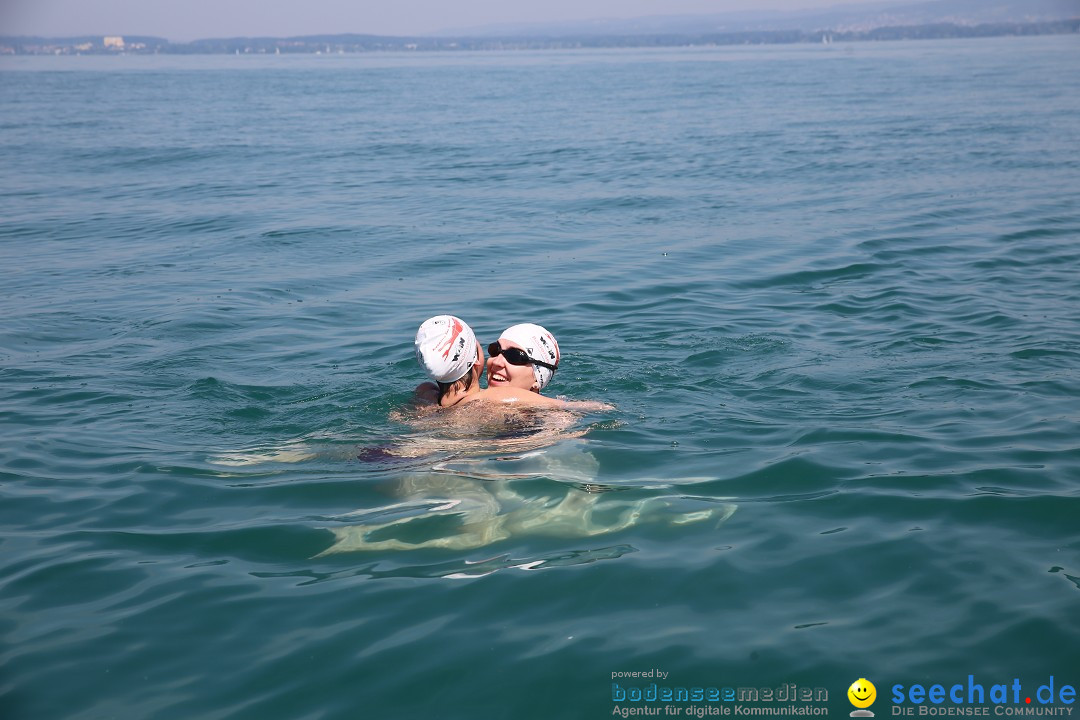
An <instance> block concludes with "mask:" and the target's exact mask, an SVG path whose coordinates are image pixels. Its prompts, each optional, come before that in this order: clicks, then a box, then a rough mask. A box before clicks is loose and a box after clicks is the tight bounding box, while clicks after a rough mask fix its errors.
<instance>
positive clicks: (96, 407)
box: [0, 36, 1080, 720]
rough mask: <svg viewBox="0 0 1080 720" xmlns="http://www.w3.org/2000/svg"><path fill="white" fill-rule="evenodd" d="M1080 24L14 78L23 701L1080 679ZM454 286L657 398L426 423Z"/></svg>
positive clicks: (15, 485)
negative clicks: (438, 319)
mask: <svg viewBox="0 0 1080 720" xmlns="http://www.w3.org/2000/svg"><path fill="white" fill-rule="evenodd" d="M1078 50H1080V45H1078V44H1077V39H1076V38H1073V37H1070V36H1065V37H1040V38H1000V39H992V40H978V41H975V40H972V41H955V42H954V41H941V42H925V43H914V42H913V43H864V44H859V45H853V46H851V47H838V46H836V45H831V46H823V47H817V46H796V47H761V48H757V47H752V48H712V49H686V50H663V51H641V50H626V51H588V52H584V51H583V52H544V53H481V54H465V53H462V54H446V55H440V54H430V55H429V54H424V55H391V54H385V55H371V56H356V57H352V56H346V57H320V58H307V57H295V58H294V57H287V58H276V57H275V58H225V57H191V58H184V57H167V58H166V57H161V58H155V57H117V58H89V57H88V58H7V59H3V60H0V100H2V102H3V107H4V112H3V114H2V116H0V162H2V166H3V168H4V170H3V172H2V173H0V259H2V262H3V265H4V267H5V272H4V275H3V281H2V284H0V299H2V303H3V305H2V309H3V312H2V313H0V428H2V431H3V438H4V441H3V443H0V497H2V501H0V528H2V532H0V636H2V638H3V639H2V645H0V717H3V718H19V719H21V718H34V719H40V718H74V719H79V720H82V719H88V718H185V719H186V718H259V719H260V720H264V719H265V718H356V717H365V718H367V717H371V718H378V717H392V718H427V717H437V718H470V719H472V718H515V719H519V718H537V719H539V718H594V717H595V718H602V717H611V716H612V710H613V708H618V707H655V708H664V707H665V706H670V707H671V708H672V709H673V710H677V711H678V715H679V716H681V717H687V716H689V712H690V711H689V707H690V706H691V705H693V706H695V707H701V708H712V709H715V710H717V712H720V709H721V708H723V707H734V706H736V705H740V706H743V707H762V708H767V709H768V708H772V707H773V705H770V704H769V703H768V702H767V701H761V700H760V699H759V700H758V701H754V702H743V703H734V702H733V703H725V702H723V701H716V702H707V701H704V702H698V703H692V702H682V703H679V702H674V703H662V702H653V703H650V702H649V701H647V700H642V701H638V702H637V703H633V702H632V701H629V700H628V701H624V702H619V701H616V700H615V699H614V698H613V688H612V682H613V673H620V672H641V671H649V670H654V671H655V670H660V671H662V672H664V673H667V674H668V675H667V676H666V679H664V680H662V681H661V680H658V679H657V678H655V677H654V678H652V679H647V678H638V679H635V678H632V677H631V678H625V677H620V678H618V679H615V680H614V681H615V682H618V683H622V685H620V687H623V688H624V689H625V687H629V686H631V685H633V686H636V687H641V688H644V687H646V686H647V685H648V684H650V683H657V684H658V685H661V686H664V685H667V686H671V687H686V688H692V687H701V688H710V687H716V688H718V689H719V688H725V687H731V688H740V687H754V688H763V687H771V688H777V687H783V686H786V685H789V684H792V683H794V684H795V685H796V686H797V687H798V688H810V689H814V688H822V689H824V690H826V691H827V695H828V700H827V701H823V702H818V703H812V705H814V706H815V707H819V708H821V709H824V710H827V711H828V717H834V718H835V717H846V714H847V713H848V712H850V711H851V710H852V706H851V704H850V703H849V702H848V700H847V697H846V691H847V688H848V686H849V685H850V684H851V683H852V682H853V681H855V680H856V679H858V678H867V679H869V680H871V681H873V682H874V683H875V684H876V686H877V693H878V699H877V701H876V703H875V704H874V706H873V708H872V710H873V711H874V712H875V713H876V716H877V717H879V718H880V717H884V716H891V715H892V714H893V712H894V711H895V710H898V709H901V706H902V707H907V708H915V707H918V706H917V705H916V704H915V703H913V702H911V701H910V700H908V699H904V700H903V702H900V703H894V702H893V700H892V695H893V690H892V688H893V686H894V685H898V684H899V685H902V686H903V687H904V688H905V689H906V688H909V687H910V686H912V685H916V684H921V685H923V686H925V687H929V686H931V685H933V684H941V685H943V687H945V688H946V689H948V688H949V687H950V686H951V685H953V684H955V683H964V684H965V685H964V687H965V688H966V687H967V685H966V683H967V682H968V676H969V675H971V676H973V677H974V680H973V682H975V683H981V684H983V685H984V686H985V688H986V690H987V692H989V690H990V688H991V686H992V685H994V684H997V683H1002V684H1010V687H1011V683H1012V682H1013V679H1014V678H1015V679H1017V680H1018V681H1019V682H1020V684H1021V687H1022V692H1023V694H1024V697H1021V698H1020V701H1019V703H1018V704H1017V703H1013V702H1012V700H1011V698H1010V703H1009V704H1008V708H1009V709H1010V710H1012V709H1014V708H1021V709H1022V708H1023V707H1028V704H1027V703H1024V699H1025V698H1026V697H1028V696H1031V697H1032V698H1033V700H1034V702H1033V704H1032V707H1035V708H1036V709H1056V710H1065V709H1068V708H1070V707H1072V706H1069V705H1068V704H1066V703H1064V702H1062V701H1061V698H1060V697H1058V698H1057V699H1055V701H1054V703H1052V704H1051V705H1046V706H1044V705H1043V704H1042V703H1041V702H1040V701H1039V698H1038V697H1037V695H1036V691H1037V689H1038V687H1039V686H1040V685H1043V684H1045V683H1047V682H1048V680H1049V678H1050V676H1053V677H1054V682H1055V692H1058V691H1059V690H1060V689H1061V686H1062V685H1066V684H1068V685H1072V686H1074V687H1075V686H1076V685H1077V684H1078V683H1080V673H1078V668H1080V663H1078V659H1080V655H1078V651H1077V646H1078V642H1080V628H1078V623H1077V618H1078V617H1080V615H1078V605H1077V603H1078V602H1080V594H1078V593H1080V562H1078V560H1077V551H1078V550H1080V531H1078V528H1080V525H1078V517H1080V495H1078V489H1077V488H1078V484H1077V483H1078V480H1080V443H1078V440H1077V438H1078V437H1080V432H1078V431H1080V414H1078V413H1077V410H1076V406H1077V398H1078V397H1080V373H1078V370H1080V310H1078V308H1080V284H1078V283H1077V277H1078V270H1080V249H1078V248H1080V245H1078V243H1077V240H1078V239H1080V201H1078V197H1080V196H1078V193H1077V190H1078V188H1080V162H1078V161H1077V159H1076V153H1075V149H1076V148H1077V147H1080V112H1078V111H1080V80H1078V78H1080V72H1077V70H1078V69H1080V67H1078V65H1080V54H1078ZM443 312H452V313H455V314H457V315H460V316H461V317H463V318H465V319H466V320H467V321H468V322H469V323H470V324H471V325H472V326H473V327H474V329H475V330H476V332H477V335H478V337H479V338H480V340H481V342H482V343H484V344H486V343H487V342H490V341H491V340H494V339H495V338H496V337H497V336H498V334H499V332H500V331H501V330H502V329H503V328H505V327H507V326H509V325H511V324H514V323H517V322H525V321H530V322H539V323H541V324H543V325H545V326H546V327H548V328H549V329H550V330H552V332H553V333H554V334H555V336H556V337H557V338H558V340H559V343H560V346H561V348H562V352H563V359H562V361H561V363H560V369H559V372H558V373H557V375H556V377H555V379H554V381H553V382H552V384H551V386H550V388H549V392H550V394H554V395H565V396H567V397H570V398H576V399H594V400H605V401H607V402H610V403H613V404H614V405H615V407H616V409H615V410H613V411H610V412H603V413H593V414H589V415H586V416H583V417H580V418H578V419H577V420H576V421H575V422H574V424H573V427H572V428H570V429H569V430H574V431H577V432H584V436H583V437H582V438H580V439H577V440H572V439H570V435H572V434H574V433H572V432H570V431H569V430H567V431H564V433H563V435H562V436H559V437H555V438H552V439H551V441H550V442H547V441H545V442H543V443H538V445H539V446H540V448H539V449H542V450H544V452H543V453H541V454H540V455H530V456H526V457H525V459H520V458H519V459H512V458H513V457H519V454H520V453H519V454H518V455H515V454H513V453H510V454H509V455H508V453H507V452H506V448H505V447H504V446H501V445H500V443H499V442H498V439H497V437H495V436H496V435H497V434H498V433H488V434H485V433H479V434H478V435H477V436H476V437H467V438H465V439H466V440H467V441H468V447H467V448H466V449H463V448H462V447H461V446H460V444H459V445H454V443H453V442H449V440H448V435H451V434H452V433H449V431H446V430H445V429H440V428H439V427H438V426H437V424H436V426H435V427H434V428H433V427H427V428H426V429H423V430H417V429H416V428H415V427H413V426H411V425H410V424H409V423H407V422H403V421H402V420H400V419H396V417H397V416H395V415H393V412H394V411H395V410H398V409H400V408H401V407H402V406H403V405H404V404H405V403H406V402H407V400H408V399H409V396H410V392H411V390H412V388H413V387H414V386H415V385H416V383H417V382H419V381H420V380H422V379H423V378H422V375H421V373H420V370H419V368H418V367H417V365H416V361H415V358H414V355H413V349H412V337H413V334H414V333H415V330H416V327H417V325H418V324H419V323H420V322H421V321H422V320H424V319H425V318H427V317H428V316H430V315H434V314H437V313H443ZM515 432H516V433H517V436H519V437H524V438H528V437H530V436H531V435H530V432H531V431H529V430H528V428H526V429H524V430H522V429H521V428H518V429H516V430H515ZM510 434H511V435H514V433H510ZM417 439H419V441H422V442H426V443H429V445H431V446H432V449H431V450H430V452H425V453H418V454H416V455H415V456H413V457H409V458H406V459H394V458H389V457H383V456H380V455H378V453H375V454H372V452H373V451H372V450H371V449H372V448H387V447H395V446H401V445H403V444H408V443H409V442H412V441H416V440H417ZM451 439H454V440H456V441H460V440H461V438H460V437H457V438H451ZM533 449H536V448H533ZM519 450H520V448H519ZM530 451H531V449H526V450H521V452H530ZM514 452H515V453H516V452H517V450H515V451H514ZM281 453H287V454H285V455H283V454H281ZM361 457H363V458H364V459H360V458H361ZM507 458H511V459H507ZM538 458H539V459H538ZM552 458H556V460H551V459H552ZM558 458H562V460H557V459H558ZM447 469H449V470H452V471H453V472H448V471H447ZM455 501H456V502H458V503H459V504H458V505H455V506H453V507H451V508H449V509H446V510H436V509H435V508H436V507H438V506H440V505H442V504H445V503H447V502H455ZM410 503H411V504H410ZM403 504H404V505H403ZM395 513H397V514H395ZM635 513H638V514H637V515H635ZM701 513H704V515H703V516H702V515H701ZM402 517H408V518H413V519H420V520H423V521H424V522H425V523H426V524H424V525H412V526H410V527H409V528H406V529H404V530H402V528H401V527H400V526H398V527H396V528H390V529H389V530H386V529H384V530H383V532H390V533H391V534H394V533H398V534H400V533H401V532H404V533H406V535H407V536H408V537H411V538H413V539H414V540H417V541H421V540H422V539H423V538H449V537H456V536H459V535H460V534H462V530H461V528H462V527H463V526H465V525H467V524H468V523H469V522H470V521H473V522H475V523H477V525H475V527H480V528H482V529H484V530H485V531H486V532H488V535H487V536H484V538H483V541H477V542H476V543H472V544H470V545H469V546H468V547H449V548H446V547H434V546H431V545H430V544H429V545H423V544H422V543H421V547H419V548H417V549H413V550H396V549H387V548H378V549H373V548H357V547H355V542H354V543H353V546H352V547H350V546H349V543H339V540H340V539H341V538H342V537H345V536H347V535H348V532H347V528H349V527H354V526H356V525H358V524H364V523H367V524H372V523H381V522H385V521H387V520H388V519H398V518H402ZM688 518H689V519H692V520H694V521H692V522H680V520H686V519H688ZM594 530H596V531H597V532H593V531H594ZM354 540H355V538H354ZM331 548H335V551H334V552H330V553H327V551H328V550H330V549H331ZM903 692H906V690H904V691H903ZM965 692H966V690H965ZM803 705H806V704H805V703H804V704H803ZM894 706H895V707H894ZM924 706H927V707H928V706H929V705H928V704H924ZM956 706H957V704H956V703H953V702H952V701H951V700H948V701H946V702H944V703H942V704H940V705H937V707H941V708H945V707H953V708H954V709H955V707H956ZM983 706H984V707H985V708H986V709H987V710H988V711H989V715H988V716H993V715H995V712H994V711H995V708H997V709H1002V708H1003V707H1004V706H997V705H994V704H993V703H992V702H991V701H990V700H989V698H987V699H986V701H985V702H984V704H983ZM769 716H770V717H771V716H773V715H769Z"/></svg>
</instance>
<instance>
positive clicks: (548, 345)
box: [499, 323, 559, 390]
mask: <svg viewBox="0 0 1080 720" xmlns="http://www.w3.org/2000/svg"><path fill="white" fill-rule="evenodd" d="M499 339H500V340H502V339H506V340H509V341H510V342H512V343H516V344H518V345H520V346H521V347H522V348H524V349H525V352H526V353H527V354H528V355H529V357H531V358H532V359H533V360H539V361H540V362H545V363H548V364H549V365H558V364H559V343H557V342H555V336H554V335H552V334H551V333H549V332H548V331H547V330H545V329H544V328H542V327H540V326H539V325H533V324H532V323H522V324H521V325H514V326H513V327H508V328H506V329H505V330H503V334H502V335H500V336H499ZM554 374H555V371H554V370H551V369H550V368H546V367H540V366H539V365H533V375H534V376H535V377H536V383H537V384H538V385H539V386H540V388H539V389H540V390H543V389H544V386H545V385H547V384H548V383H549V382H551V376H552V375H554Z"/></svg>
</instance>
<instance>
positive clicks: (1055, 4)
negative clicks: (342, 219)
mask: <svg viewBox="0 0 1080 720" xmlns="http://www.w3.org/2000/svg"><path fill="white" fill-rule="evenodd" d="M1075 17H1080V0H926V1H924V2H916V3H910V2H908V3H897V2H896V1H895V0H892V2H878V3H870V4H862V5H854V6H851V5H838V6H834V7H832V8H827V9H824V10H822V9H817V10H803V11H793V12H779V11H746V12H729V13H720V14H715V15H656V16H650V17H639V18H631V19H596V20H586V21H574V22H549V23H504V24H501V25H484V26H481V27H467V28H453V29H447V30H445V31H442V32H438V33H432V36H447V37H449V36H454V37H496V36H498V37H571V36H591V37H595V36H601V35H656V34H663V35H701V34H708V33H734V32H763V31H780V30H799V31H803V32H813V31H817V30H840V31H861V32H866V31H869V30H873V29H875V28H880V27H897V26H914V25H940V24H952V25H959V26H971V25H982V24H991V23H1024V24H1030V23H1042V22H1052V21H1055V20H1064V19H1069V18H1075Z"/></svg>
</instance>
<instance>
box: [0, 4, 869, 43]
mask: <svg viewBox="0 0 1080 720" xmlns="http://www.w3.org/2000/svg"><path fill="white" fill-rule="evenodd" d="M868 2H870V0H539V1H538V0H532V1H530V2H526V0H379V1H376V0H0V35H43V36H54V37H61V36H71V35H114V34H115V35H155V36H158V37H164V38H167V39H169V40H174V41H187V40H194V39H197V38H207V37H234V36H241V35H247V36H257V35H270V36H286V35H313V34H322V33H372V34H376V35H410V34H423V33H432V32H437V31H439V30H442V29H446V28H456V27H470V26H478V25H488V24H496V23H509V22H536V21H549V20H587V19H593V18H630V17H641V16H645V15H691V14H707V13H723V12H729V11H738V10H748V9H754V10H766V9H770V10H793V9H801V8H821V7H829V6H834V5H840V4H867V3H868Z"/></svg>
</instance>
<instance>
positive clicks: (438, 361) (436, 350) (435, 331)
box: [416, 315, 478, 383]
mask: <svg viewBox="0 0 1080 720" xmlns="http://www.w3.org/2000/svg"><path fill="white" fill-rule="evenodd" d="M477 359H478V358H477V355H476V335H474V334H473V331H472V328H471V327H469V326H468V325H466V324H465V322H464V321H463V320H461V319H460V318H456V317H454V316H453V315H436V316H435V317H433V318H430V319H428V320H425V321H424V324H423V325H421V326H420V329H419V330H417V331H416V361H417V362H418V363H420V367H422V368H424V372H426V373H427V375H428V377H429V378H431V379H432V380H434V381H435V382H439V383H452V382H456V381H458V380H460V379H461V378H463V377H465V376H466V375H468V374H469V370H470V369H471V368H472V366H473V364H474V363H475V362H476V361H477Z"/></svg>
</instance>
